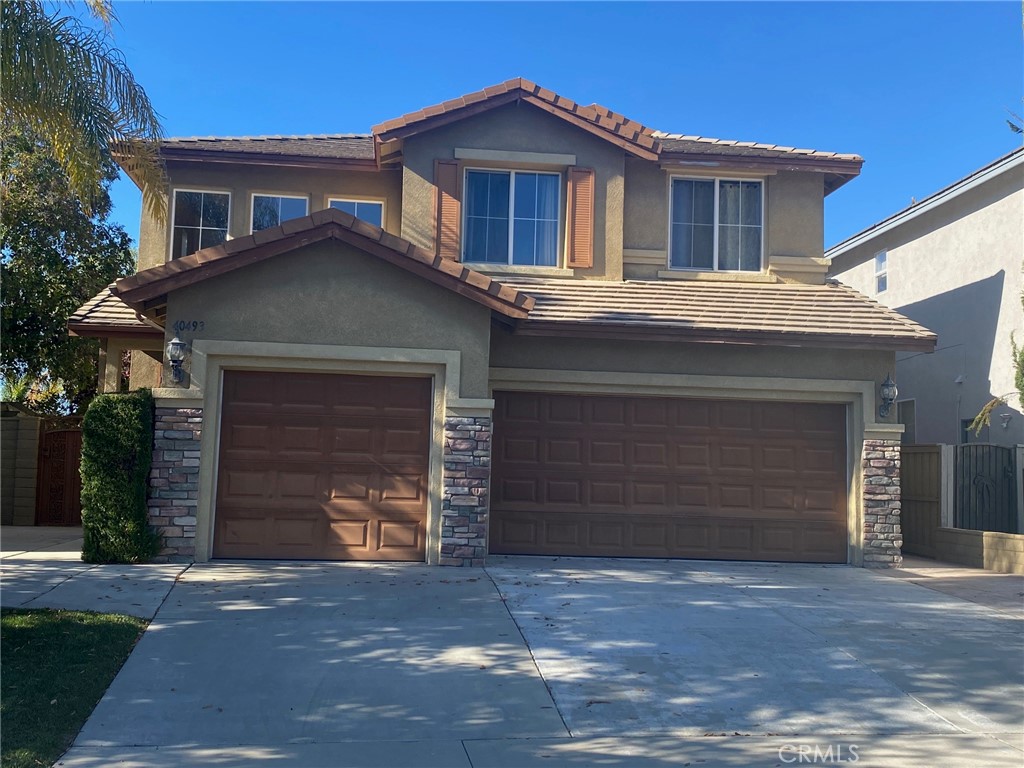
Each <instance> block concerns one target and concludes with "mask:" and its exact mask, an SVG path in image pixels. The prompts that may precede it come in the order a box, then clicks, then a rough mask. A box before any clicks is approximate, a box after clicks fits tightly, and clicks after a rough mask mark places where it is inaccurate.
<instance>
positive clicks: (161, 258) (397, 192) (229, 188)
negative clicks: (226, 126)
mask: <svg viewBox="0 0 1024 768" xmlns="http://www.w3.org/2000/svg"><path fill="white" fill-rule="evenodd" d="M167 173H168V175H169V177H170V179H171V188H172V189H201V190H205V189H208V190H212V191H221V192H230V193H231V214H230V216H231V221H230V226H229V229H228V235H229V236H230V237H233V238H234V237H244V236H246V235H249V234H251V231H250V229H251V224H252V195H253V194H254V193H255V194H282V195H301V196H304V197H308V199H309V212H310V213H312V212H313V211H319V210H323V209H324V208H327V201H328V199H329V198H332V197H343V198H344V197H350V198H366V199H375V200H383V201H384V229H386V230H387V231H388V232H391V233H393V234H398V233H399V231H400V229H401V220H402V174H401V172H400V171H380V172H374V171H344V170H324V169H318V168H284V167H280V168H278V167H273V166H264V165H236V164H232V163H214V162H209V163H191V162H190V163H182V162H172V163H168V167H167ZM172 207H173V206H172V205H169V206H168V214H169V215H170V214H171V212H172V211H171V209H172ZM169 251H170V230H169V229H168V228H167V227H165V226H160V225H158V224H156V222H155V221H153V219H152V217H150V216H149V215H148V214H146V212H145V211H143V214H142V225H141V229H140V233H139V269H140V270H142V269H146V268H148V267H154V266H157V265H159V264H163V263H164V262H165V261H166V260H167V255H168V253H169Z"/></svg>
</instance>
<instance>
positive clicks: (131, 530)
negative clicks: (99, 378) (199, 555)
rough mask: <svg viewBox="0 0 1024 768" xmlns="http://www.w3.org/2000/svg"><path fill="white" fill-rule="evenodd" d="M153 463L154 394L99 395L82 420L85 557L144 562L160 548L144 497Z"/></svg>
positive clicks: (144, 391) (94, 560)
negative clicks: (151, 526)
mask: <svg viewBox="0 0 1024 768" xmlns="http://www.w3.org/2000/svg"><path fill="white" fill-rule="evenodd" d="M152 462H153V394H152V393H151V392H150V391H149V390H148V389H140V390H139V391H137V392H130V393H128V394H117V395H115V394H107V395H98V396H97V397H96V398H95V399H93V401H92V402H91V403H90V404H89V408H88V410H87V411H86V412H85V419H84V420H83V421H82V529H83V535H84V538H85V541H84V543H83V545H82V559H83V560H84V561H85V562H87V563H142V562H146V561H147V560H150V559H151V558H152V557H153V556H154V555H155V554H156V553H157V552H158V551H159V549H160V536H159V534H157V533H156V532H155V531H153V530H152V529H151V528H150V527H149V521H148V518H147V506H146V495H147V491H148V488H149V468H150V464H152Z"/></svg>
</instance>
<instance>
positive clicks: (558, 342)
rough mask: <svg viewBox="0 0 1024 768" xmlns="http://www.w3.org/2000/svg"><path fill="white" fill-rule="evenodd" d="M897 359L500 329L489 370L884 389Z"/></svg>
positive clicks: (841, 352) (850, 352) (877, 354)
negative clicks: (840, 383) (858, 383)
mask: <svg viewBox="0 0 1024 768" xmlns="http://www.w3.org/2000/svg"><path fill="white" fill-rule="evenodd" d="M893 359H894V356H893V353H892V352H880V351H874V350H832V349H800V348H797V347H768V346H745V345H733V344H676V343H670V342H636V341H622V340H615V339H571V338H554V337H541V336H516V335H514V334H511V333H508V332H506V331H503V330H498V329H496V330H495V331H494V333H493V334H492V335H491V366H492V367H494V368H524V369H538V370H565V371H619V372H626V373H668V374H688V375H694V376H730V377H737V376H739V377H744V376H746V377H752V376H757V377H770V378H794V379H797V378H800V379H826V380H869V381H877V382H878V383H881V382H882V381H883V380H884V379H885V376H886V374H887V373H888V372H889V371H891V370H892V366H893ZM882 421H885V420H884V419H883V420H882Z"/></svg>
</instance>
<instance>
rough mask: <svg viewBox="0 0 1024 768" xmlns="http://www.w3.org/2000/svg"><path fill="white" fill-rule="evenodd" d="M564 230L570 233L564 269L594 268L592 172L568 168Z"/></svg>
mask: <svg viewBox="0 0 1024 768" xmlns="http://www.w3.org/2000/svg"><path fill="white" fill-rule="evenodd" d="M566 200H567V204H566V228H567V229H568V232H569V238H568V253H567V256H566V260H565V261H566V266H568V267H569V268H571V269H586V268H588V267H592V266H594V169H593V168H576V167H573V168H570V169H569V183H568V192H567V194H566Z"/></svg>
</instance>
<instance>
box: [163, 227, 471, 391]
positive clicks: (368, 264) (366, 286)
mask: <svg viewBox="0 0 1024 768" xmlns="http://www.w3.org/2000/svg"><path fill="white" fill-rule="evenodd" d="M179 320H183V321H187V322H189V323H191V322H192V321H198V322H201V323H203V328H202V330H200V331H195V332H193V331H188V332H186V333H185V334H182V336H183V338H185V339H186V340H187V341H189V342H193V341H195V340H197V339H210V340H214V339H215V340H223V341H253V342H262V343H282V342H283V343H289V344H296V345H298V344H320V345H335V346H345V347H371V348H391V349H394V348H398V349H417V350H423V349H435V350H453V351H457V352H459V353H461V357H462V366H461V393H462V396H463V397H486V396H487V371H488V348H489V337H490V324H491V320H490V311H489V310H488V309H486V308H485V307H483V306H481V305H479V304H476V303H475V302H473V301H471V300H470V299H467V298H464V297H462V296H459V295H457V294H455V293H452V292H451V291H448V290H447V289H445V288H441V287H439V286H436V285H433V284H432V283H429V282H427V281H426V280H424V279H423V278H420V277H417V276H415V275H412V274H410V273H408V272H405V271H404V270H402V269H400V268H398V267H395V266H392V265H390V264H387V263H386V262H383V261H380V260H379V259H377V258H375V257H373V256H369V255H367V254H365V253H362V252H361V251H358V250H356V249H355V248H353V247H351V246H348V245H343V244H340V243H336V242H326V243H317V244H315V245H311V246H307V247H305V248H302V249H299V250H297V251H294V252H292V253H288V254H284V255H281V256H277V257H274V258H272V259H268V260H267V261H263V262H259V263H257V264H254V265H251V266H249V267H245V268H243V269H240V270H236V271H234V272H231V273H228V274H226V275H222V276H219V277H214V278H211V279H209V280H206V281H204V282H201V283H197V284H196V285H193V286H189V287H187V288H182V289H180V290H178V291H175V292H173V293H171V294H170V295H169V297H168V306H167V329H168V330H167V333H168V335H172V334H173V333H174V325H175V323H176V322H177V321H179Z"/></svg>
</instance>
